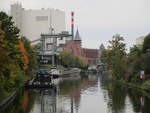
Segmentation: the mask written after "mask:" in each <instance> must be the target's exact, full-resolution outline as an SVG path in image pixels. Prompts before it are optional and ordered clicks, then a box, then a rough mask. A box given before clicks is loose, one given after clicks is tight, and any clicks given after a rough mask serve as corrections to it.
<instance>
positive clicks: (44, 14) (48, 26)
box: [11, 3, 66, 41]
mask: <svg viewBox="0 0 150 113" xmlns="http://www.w3.org/2000/svg"><path fill="white" fill-rule="evenodd" d="M11 16H12V17H13V21H14V22H15V25H16V26H17V27H18V28H19V29H20V35H22V36H25V37H27V38H28V39H29V40H30V41H33V40H36V39H39V38H40V36H41V34H48V33H51V34H52V33H53V34H57V33H61V32H62V31H65V27H66V23H65V12H64V11H61V10H58V9H34V10H32V9H29V10H25V9H24V8H22V5H21V4H18V3H16V4H12V5H11Z"/></svg>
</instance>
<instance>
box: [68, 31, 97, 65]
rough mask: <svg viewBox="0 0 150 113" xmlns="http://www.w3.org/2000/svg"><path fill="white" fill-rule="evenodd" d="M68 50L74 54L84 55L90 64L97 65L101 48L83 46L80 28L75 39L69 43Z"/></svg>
mask: <svg viewBox="0 0 150 113" xmlns="http://www.w3.org/2000/svg"><path fill="white" fill-rule="evenodd" d="M66 51H67V52H70V53H72V54H73V55H74V56H79V57H82V58H83V59H85V60H86V62H87V63H88V64H89V65H96V64H97V63H98V62H99V56H100V55H99V53H100V52H99V49H88V48H82V40H81V37H80V35H79V31H78V30H77V32H76V35H75V37H74V39H73V40H72V41H70V42H69V43H67V45H66Z"/></svg>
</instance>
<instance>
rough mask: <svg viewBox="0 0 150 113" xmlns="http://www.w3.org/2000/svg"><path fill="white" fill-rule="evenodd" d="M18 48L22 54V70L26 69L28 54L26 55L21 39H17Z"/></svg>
mask: <svg viewBox="0 0 150 113" xmlns="http://www.w3.org/2000/svg"><path fill="white" fill-rule="evenodd" d="M19 49H20V51H21V52H22V54H23V57H22V60H23V62H24V70H27V69H28V65H29V55H28V52H27V51H26V49H25V47H24V43H23V42H22V41H19Z"/></svg>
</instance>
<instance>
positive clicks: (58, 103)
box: [0, 73, 150, 113]
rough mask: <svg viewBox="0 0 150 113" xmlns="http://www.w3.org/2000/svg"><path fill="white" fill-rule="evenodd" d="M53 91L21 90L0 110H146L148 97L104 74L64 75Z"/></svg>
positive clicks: (117, 112) (15, 112)
mask: <svg viewBox="0 0 150 113" xmlns="http://www.w3.org/2000/svg"><path fill="white" fill-rule="evenodd" d="M57 90H58V92H55V91H54V90H21V91H20V93H19V95H18V97H17V99H16V100H15V101H14V102H13V103H12V104H11V105H10V106H8V107H7V109H5V111H2V112H0V113H150V99H149V98H148V97H147V96H144V95H143V94H142V93H140V92H138V91H136V90H133V89H130V88H127V87H125V86H123V85H120V84H119V83H116V82H114V81H110V80H108V75H107V74H105V73H104V74H103V75H98V76H96V75H90V76H88V77H84V78H65V79H62V80H60V82H59V84H58V85H57Z"/></svg>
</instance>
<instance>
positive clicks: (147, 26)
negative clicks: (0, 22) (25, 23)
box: [0, 0, 150, 48]
mask: <svg viewBox="0 0 150 113" xmlns="http://www.w3.org/2000/svg"><path fill="white" fill-rule="evenodd" d="M17 1H19V2H22V5H23V7H24V8H26V9H38V8H56V9H62V10H64V11H66V17H67V18H66V22H67V30H70V28H69V27H70V14H69V13H70V12H71V11H75V26H76V27H77V26H78V28H79V32H80V35H81V37H82V39H83V47H90V48H98V47H99V45H100V44H101V43H104V44H107V41H108V40H111V38H112V36H113V35H115V34H116V33H118V34H121V35H122V36H123V37H124V38H125V40H126V42H127V43H128V47H129V46H132V45H133V44H134V43H135V39H136V38H137V37H140V36H143V35H147V34H148V33H150V7H149V5H150V0H17ZM14 2H16V0H0V9H1V10H5V11H8V10H9V9H10V4H11V3H14Z"/></svg>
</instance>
